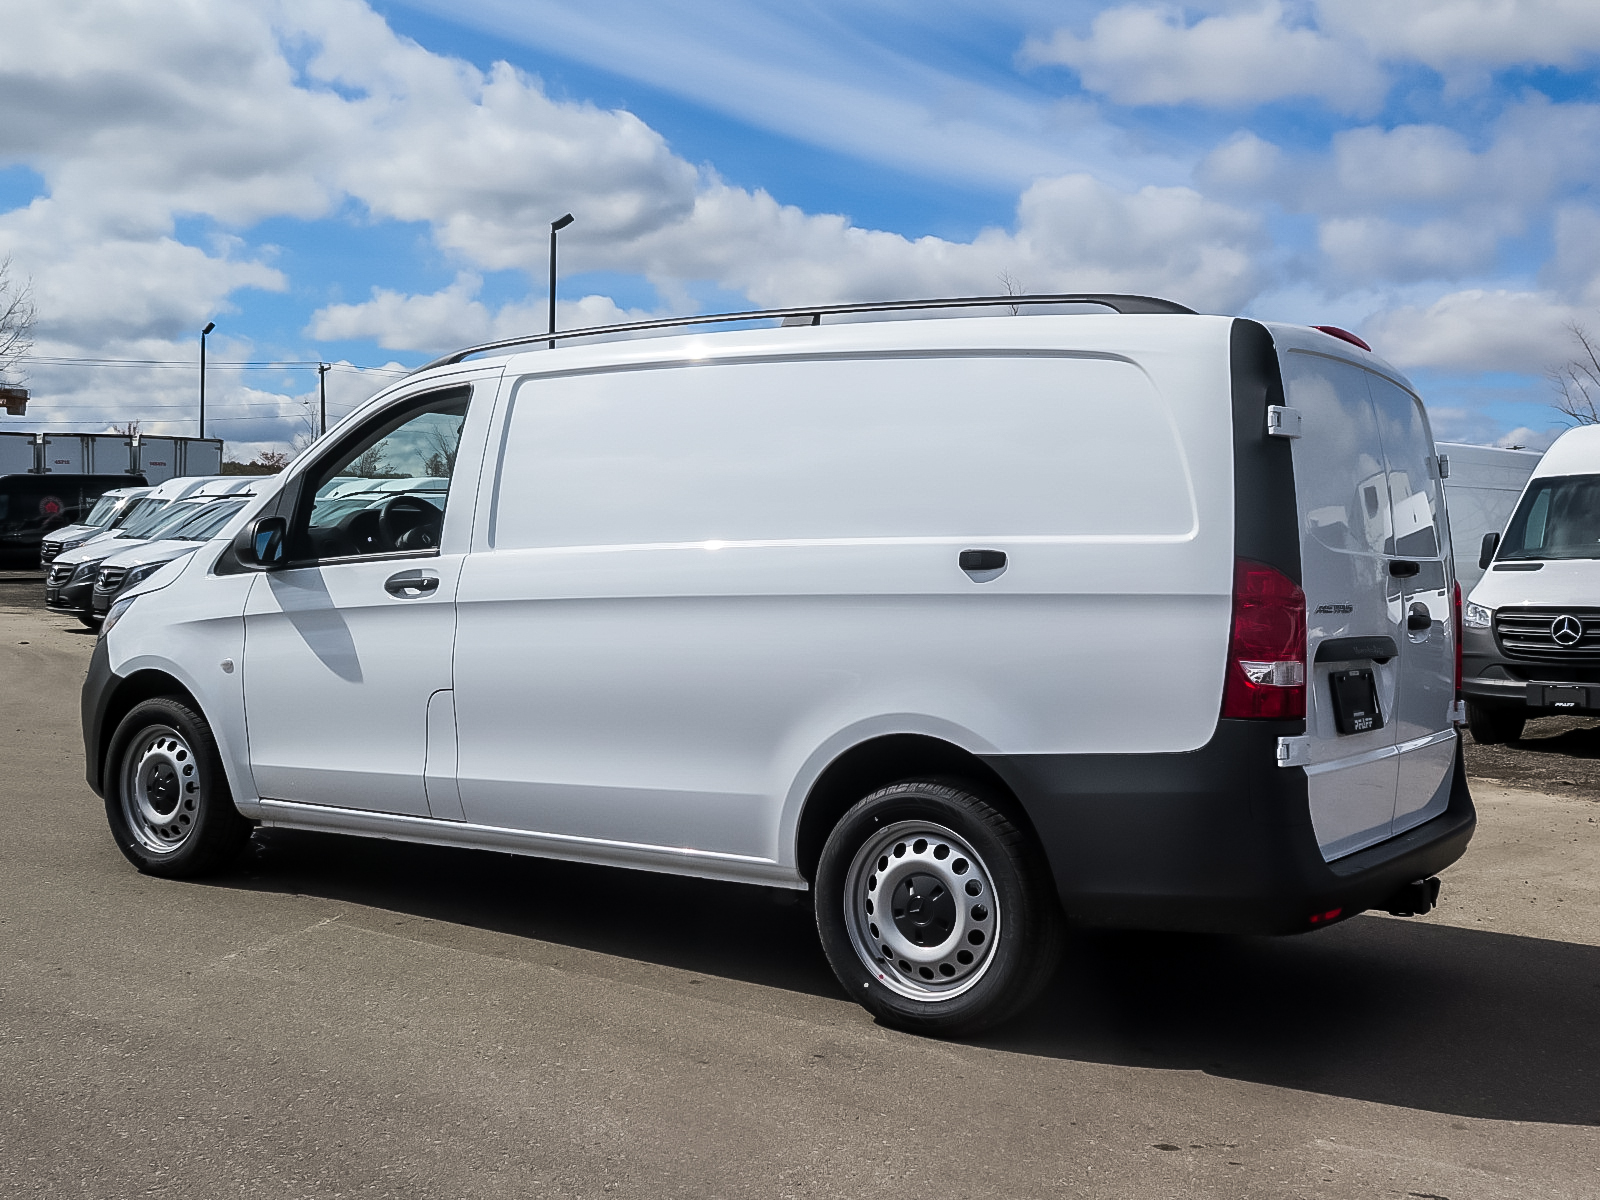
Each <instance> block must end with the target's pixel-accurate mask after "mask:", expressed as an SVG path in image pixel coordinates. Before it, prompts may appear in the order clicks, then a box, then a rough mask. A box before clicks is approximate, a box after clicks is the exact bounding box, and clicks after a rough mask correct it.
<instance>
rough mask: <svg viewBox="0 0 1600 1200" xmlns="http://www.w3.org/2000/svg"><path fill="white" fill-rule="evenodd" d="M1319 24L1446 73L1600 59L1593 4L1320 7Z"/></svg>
mask: <svg viewBox="0 0 1600 1200" xmlns="http://www.w3.org/2000/svg"><path fill="white" fill-rule="evenodd" d="M1317 19H1318V24H1319V25H1320V26H1321V27H1322V28H1323V29H1325V30H1327V31H1329V33H1331V34H1334V35H1343V36H1347V37H1351V38H1360V39H1361V40H1362V41H1364V42H1365V43H1366V44H1367V45H1368V46H1370V47H1371V48H1372V52H1373V53H1374V55H1375V56H1377V57H1381V58H1385V59H1389V60H1393V61H1399V60H1401V59H1407V58H1409V59H1414V60H1415V61H1417V62H1421V63H1425V64H1427V65H1428V66H1430V67H1433V68H1435V69H1437V70H1440V71H1446V72H1448V71H1452V70H1460V69H1463V68H1469V69H1470V68H1477V69H1489V70H1493V69H1498V68H1503V67H1512V66H1549V67H1572V66H1576V65H1578V64H1580V63H1582V62H1584V61H1585V60H1587V59H1589V58H1592V57H1593V56H1594V55H1595V54H1597V53H1600V5H1596V4H1595V3H1594V2H1593V0H1404V3H1395V2H1394V0H1319V3H1318V5H1317Z"/></svg>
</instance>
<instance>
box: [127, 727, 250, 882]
mask: <svg viewBox="0 0 1600 1200" xmlns="http://www.w3.org/2000/svg"><path fill="white" fill-rule="evenodd" d="M105 796H106V820H107V821H108V822H109V823H110V825H111V836H112V837H113V838H115V839H116V842H117V848H118V849H119V850H121V851H122V853H123V854H124V855H126V856H127V859H128V861H129V862H131V863H132V864H133V865H134V866H136V867H138V868H139V870H141V871H144V872H146V873H147V874H150V875H163V876H167V877H169V878H174V879H177V878H186V877H189V876H194V875H206V874H210V873H212V872H215V871H219V870H221V869H222V868H224V867H226V866H228V865H229V864H230V863H231V862H233V860H234V859H235V858H236V857H238V854H239V851H240V850H241V849H242V848H243V846H244V843H245V842H246V841H247V840H248V839H249V837H250V829H251V824H250V822H249V821H247V820H246V819H245V818H244V817H242V816H240V815H239V810H238V809H237V808H235V807H234V804H233V794H232V793H231V792H230V791H229V790H228V779H227V776H226V775H225V774H224V773H223V770H222V757H221V755H219V754H218V753H217V742H216V739H215V738H214V737H212V736H211V727H210V726H209V725H208V724H206V719H205V718H204V717H202V716H201V715H200V714H199V713H197V712H195V711H194V710H193V709H192V708H190V707H189V706H188V705H186V704H184V703H182V702H181V701H178V700H173V699H169V698H166V697H162V698H159V699H155V700H146V701H144V702H143V703H142V704H139V705H136V706H135V707H134V709H133V711H131V712H130V713H128V715H127V716H126V717H124V718H123V719H122V722H121V724H119V725H118V726H117V732H116V734H115V735H114V736H113V737H112V739H111V749H110V753H109V754H108V755H107V756H106V767H105Z"/></svg>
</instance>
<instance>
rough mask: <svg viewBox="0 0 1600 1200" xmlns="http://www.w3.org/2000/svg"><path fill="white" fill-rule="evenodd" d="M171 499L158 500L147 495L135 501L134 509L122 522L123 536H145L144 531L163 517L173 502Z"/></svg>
mask: <svg viewBox="0 0 1600 1200" xmlns="http://www.w3.org/2000/svg"><path fill="white" fill-rule="evenodd" d="M171 503H172V502H171V501H170V500H157V499H155V498H154V497H151V496H146V497H144V498H143V499H142V500H136V501H134V505H133V511H132V512H130V513H129V514H128V519H127V520H126V521H124V522H123V523H122V536H123V537H143V536H144V531H145V530H146V529H149V528H150V526H152V525H154V524H155V523H156V522H157V521H159V520H160V519H161V514H162V512H163V511H165V510H166V508H167V506H168V505H169V504H171Z"/></svg>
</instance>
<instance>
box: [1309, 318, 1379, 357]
mask: <svg viewBox="0 0 1600 1200" xmlns="http://www.w3.org/2000/svg"><path fill="white" fill-rule="evenodd" d="M1311 328H1313V329H1315V330H1318V331H1320V332H1322V333H1325V334H1327V335H1328V336H1329V337H1336V338H1338V339H1339V340H1340V341H1341V342H1349V343H1350V344H1351V345H1352V346H1360V347H1361V348H1362V349H1363V350H1365V351H1366V352H1367V353H1368V354H1371V353H1372V347H1371V346H1369V345H1367V344H1366V343H1365V342H1363V341H1362V340H1361V339H1360V338H1358V337H1357V336H1356V335H1355V334H1353V333H1351V332H1350V331H1349V330H1348V329H1340V328H1339V327H1338V326H1337V325H1313V326H1312V327H1311Z"/></svg>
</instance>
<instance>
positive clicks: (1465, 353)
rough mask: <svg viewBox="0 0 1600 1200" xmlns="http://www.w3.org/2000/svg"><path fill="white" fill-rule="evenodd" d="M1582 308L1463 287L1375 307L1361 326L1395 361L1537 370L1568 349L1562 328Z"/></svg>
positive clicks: (1543, 296)
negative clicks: (1425, 301) (1427, 300)
mask: <svg viewBox="0 0 1600 1200" xmlns="http://www.w3.org/2000/svg"><path fill="white" fill-rule="evenodd" d="M1584 317H1585V314H1584V313H1583V312H1582V311H1581V310H1579V309H1576V308H1574V307H1573V306H1572V305H1570V304H1567V303H1565V302H1564V301H1562V300H1561V299H1559V298H1558V297H1555V296H1552V295H1550V294H1548V293H1544V292H1513V291H1485V290H1478V289H1473V290H1468V291H1460V292H1452V293H1450V294H1449V295H1446V296H1442V297H1440V298H1439V299H1438V300H1436V301H1435V302H1433V303H1432V304H1429V305H1427V306H1422V305H1407V306H1403V307H1399V308H1394V309H1390V310H1388V311H1387V312H1380V313H1378V314H1376V315H1375V316H1373V317H1372V318H1370V319H1369V320H1368V321H1367V322H1366V323H1365V324H1364V325H1363V326H1362V335H1363V336H1364V337H1365V338H1366V339H1367V341H1369V342H1371V343H1372V348H1373V349H1374V350H1376V351H1377V352H1378V353H1380V354H1382V355H1383V356H1384V357H1385V358H1387V359H1389V360H1390V361H1391V362H1393V363H1395V365H1397V366H1399V367H1402V368H1406V369H1410V368H1414V367H1432V368H1437V369H1442V370H1450V371H1516V372H1525V373H1528V374H1535V375H1538V374H1543V373H1544V372H1545V371H1547V370H1549V369H1550V368H1551V367H1552V366H1555V365H1557V364H1559V363H1561V362H1563V361H1565V360H1566V359H1567V358H1568V357H1569V356H1570V354H1571V340H1572V338H1571V333H1570V332H1569V327H1570V325H1571V324H1572V322H1574V321H1581V320H1582V319H1584Z"/></svg>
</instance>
